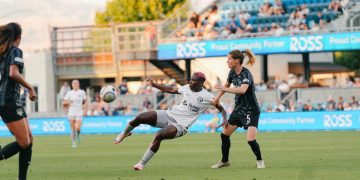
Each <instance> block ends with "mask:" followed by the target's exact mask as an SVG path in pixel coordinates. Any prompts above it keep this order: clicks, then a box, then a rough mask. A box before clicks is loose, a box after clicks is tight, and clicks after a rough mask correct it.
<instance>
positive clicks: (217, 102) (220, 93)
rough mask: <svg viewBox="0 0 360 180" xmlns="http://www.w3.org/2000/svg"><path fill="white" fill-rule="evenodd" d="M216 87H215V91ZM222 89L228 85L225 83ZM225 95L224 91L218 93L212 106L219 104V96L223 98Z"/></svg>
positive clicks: (228, 84) (228, 85)
mask: <svg viewBox="0 0 360 180" xmlns="http://www.w3.org/2000/svg"><path fill="white" fill-rule="evenodd" d="M217 86H218V85H215V89H216V87H217ZM224 87H230V83H228V82H226V83H225V85H224ZM224 94H225V91H219V92H218V94H217V95H216V96H215V98H214V100H213V103H214V104H219V100H220V98H221V96H223V95H224Z"/></svg>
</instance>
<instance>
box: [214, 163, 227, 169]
mask: <svg viewBox="0 0 360 180" xmlns="http://www.w3.org/2000/svg"><path fill="white" fill-rule="evenodd" d="M228 166H230V163H229V162H221V161H220V162H218V163H216V164H214V165H212V166H211V168H213V169H217V168H222V167H228Z"/></svg>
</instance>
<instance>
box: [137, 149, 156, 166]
mask: <svg viewBox="0 0 360 180" xmlns="http://www.w3.org/2000/svg"><path fill="white" fill-rule="evenodd" d="M154 154H155V153H154V152H153V151H152V150H151V149H150V148H149V149H147V150H146V152H145V154H144V156H143V158H142V159H141V161H140V163H141V164H142V165H143V166H145V165H146V163H147V162H149V161H150V159H151V158H152V157H153V156H154Z"/></svg>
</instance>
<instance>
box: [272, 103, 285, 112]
mask: <svg viewBox="0 0 360 180" xmlns="http://www.w3.org/2000/svg"><path fill="white" fill-rule="evenodd" d="M274 109H275V111H276V109H278V110H280V111H276V112H284V111H285V109H286V107H285V105H284V104H283V103H282V102H281V100H277V104H276V106H275V108H274Z"/></svg>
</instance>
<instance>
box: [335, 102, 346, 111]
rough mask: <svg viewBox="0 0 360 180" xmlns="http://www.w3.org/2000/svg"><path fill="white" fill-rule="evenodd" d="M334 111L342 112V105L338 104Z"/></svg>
mask: <svg viewBox="0 0 360 180" xmlns="http://www.w3.org/2000/svg"><path fill="white" fill-rule="evenodd" d="M336 110H337V111H343V110H344V106H343V103H340V102H339V103H337V106H336Z"/></svg>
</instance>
